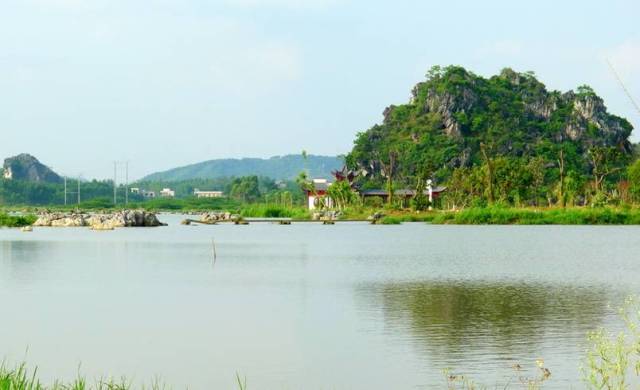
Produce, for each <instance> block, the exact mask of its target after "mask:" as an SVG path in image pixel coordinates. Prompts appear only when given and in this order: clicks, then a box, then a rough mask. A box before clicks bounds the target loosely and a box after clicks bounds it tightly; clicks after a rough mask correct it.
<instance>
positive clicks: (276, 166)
mask: <svg viewBox="0 0 640 390" xmlns="http://www.w3.org/2000/svg"><path fill="white" fill-rule="evenodd" d="M342 165H343V161H342V159H341V158H339V157H330V156H314V155H308V156H307V158H306V160H305V158H304V157H303V156H302V155H300V154H298V155H286V156H276V157H271V158H268V159H261V158H243V159H219V160H210V161H204V162H200V163H197V164H191V165H186V166H183V167H179V168H173V169H170V170H168V171H164V172H157V173H152V174H150V175H148V176H145V177H144V178H142V179H141V181H179V180H189V179H215V178H220V177H239V176H247V175H257V176H265V177H270V178H272V179H276V180H279V179H282V180H291V179H294V178H295V177H296V176H298V174H299V173H300V172H301V171H303V170H304V169H308V171H309V175H310V176H311V177H330V176H331V171H332V170H334V169H340V168H341V167H342Z"/></svg>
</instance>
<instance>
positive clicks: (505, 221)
mask: <svg viewBox="0 0 640 390" xmlns="http://www.w3.org/2000/svg"><path fill="white" fill-rule="evenodd" d="M172 205H174V206H175V204H173V203H172ZM155 206H159V204H156V205H155ZM155 206H154V207H153V208H150V207H145V208H139V209H138V210H141V211H140V212H142V213H146V214H153V213H156V212H157V213H160V212H170V213H184V214H191V215H200V216H204V215H206V214H207V213H210V212H212V211H213V210H216V212H218V213H227V214H231V215H235V216H238V217H240V218H289V219H291V220H292V221H293V222H295V221H309V220H314V219H315V220H318V219H331V220H336V221H364V220H370V221H373V220H375V222H376V223H378V224H381V225H397V224H401V223H405V222H425V223H431V224H440V225H443V224H447V225H640V208H631V207H626V208H625V207H598V208H592V207H572V208H510V207H482V208H468V209H463V210H455V211H451V210H446V211H445V210H433V211H423V212H415V211H411V210H397V209H382V210H380V209H373V208H368V207H359V206H356V207H350V208H347V209H345V210H343V211H339V212H335V211H332V212H318V211H315V212H314V211H309V210H307V209H306V208H304V207H299V206H295V207H286V206H280V205H269V204H233V205H227V206H234V207H229V208H224V207H221V208H217V207H216V208H213V207H212V208H209V209H206V208H204V207H203V208H196V209H182V208H177V209H176V208H174V207H169V208H161V207H160V208H159V207H155ZM201 206H203V205H201ZM210 206H225V205H224V204H217V203H215V204H211V205H210ZM151 210H153V211H151ZM20 211H21V214H22V215H20V216H18V215H9V214H6V213H5V214H2V213H0V226H5V227H22V226H28V225H32V224H34V223H35V222H36V221H37V219H38V218H37V217H36V216H35V215H38V216H42V215H43V214H46V215H51V214H56V213H58V214H59V213H63V214H65V215H66V214H69V215H83V214H84V215H85V216H86V215H87V214H89V215H93V214H96V215H121V214H123V215H124V214H126V213H127V212H129V211H127V210H125V209H122V208H107V209H91V208H89V209H80V211H78V210H76V211H73V212H72V211H71V209H70V208H64V207H52V208H47V209H43V208H23V209H20ZM87 218H88V217H87ZM120 219H122V218H120ZM36 225H37V223H36ZM67 225H69V226H73V224H67ZM84 225H85V224H82V226H84ZM149 225H150V226H152V225H154V224H149ZM123 226H133V224H130V223H124V225H123ZM141 226H142V225H141Z"/></svg>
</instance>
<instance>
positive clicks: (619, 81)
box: [607, 58, 640, 114]
mask: <svg viewBox="0 0 640 390" xmlns="http://www.w3.org/2000/svg"><path fill="white" fill-rule="evenodd" d="M607 64H608V65H609V69H611V73H613V75H614V76H615V78H616V80H618V83H619V84H620V86H621V87H622V90H623V91H624V93H625V94H626V95H627V97H628V98H629V100H630V101H631V104H632V105H633V107H634V108H635V109H636V111H638V114H640V106H638V103H636V101H635V100H634V99H633V96H631V93H630V92H629V90H628V89H627V87H626V86H625V85H624V82H623V81H622V78H620V75H619V74H618V72H616V69H615V68H614V67H613V65H612V64H611V62H610V61H609V59H608V58H607Z"/></svg>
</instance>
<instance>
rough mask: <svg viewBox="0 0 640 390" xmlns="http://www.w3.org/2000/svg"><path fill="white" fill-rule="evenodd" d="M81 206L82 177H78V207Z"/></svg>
mask: <svg viewBox="0 0 640 390" xmlns="http://www.w3.org/2000/svg"><path fill="white" fill-rule="evenodd" d="M79 205H80V176H78V206H79Z"/></svg>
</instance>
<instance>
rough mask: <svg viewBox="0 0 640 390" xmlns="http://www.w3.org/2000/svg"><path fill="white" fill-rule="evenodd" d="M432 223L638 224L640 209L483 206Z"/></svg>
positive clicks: (439, 216)
mask: <svg viewBox="0 0 640 390" xmlns="http://www.w3.org/2000/svg"><path fill="white" fill-rule="evenodd" d="M431 222H432V223H434V224H464V225H638V224H640V209H622V208H609V207H603V208H567V209H561V208H556V209H516V208H502V207H483V208H469V209H464V210H461V211H457V212H456V211H448V212H438V213H435V215H434V216H433V218H432V219H431Z"/></svg>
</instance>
